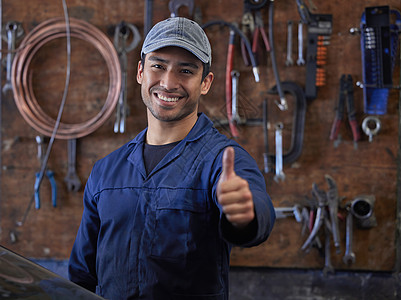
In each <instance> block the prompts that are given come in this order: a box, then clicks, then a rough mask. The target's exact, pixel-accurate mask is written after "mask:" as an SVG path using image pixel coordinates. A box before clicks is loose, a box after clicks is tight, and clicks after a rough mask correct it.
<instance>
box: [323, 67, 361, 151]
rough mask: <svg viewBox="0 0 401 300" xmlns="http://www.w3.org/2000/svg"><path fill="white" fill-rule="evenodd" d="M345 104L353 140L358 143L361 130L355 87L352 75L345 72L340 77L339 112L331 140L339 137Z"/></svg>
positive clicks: (332, 128)
mask: <svg viewBox="0 0 401 300" xmlns="http://www.w3.org/2000/svg"><path fill="white" fill-rule="evenodd" d="M345 106H347V111H348V123H349V125H350V126H351V130H352V136H353V141H354V143H356V142H357V141H359V140H360V138H361V134H360V132H359V128H358V123H357V121H356V113H355V106H354V87H353V82H352V76H351V75H350V74H348V75H345V74H343V75H341V78H340V91H339V97H338V105H337V112H336V117H335V119H334V122H333V125H332V127H331V132H330V139H331V140H336V139H337V137H338V133H339V130H340V125H341V123H342V121H343V118H344V110H345Z"/></svg>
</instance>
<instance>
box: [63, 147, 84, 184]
mask: <svg viewBox="0 0 401 300" xmlns="http://www.w3.org/2000/svg"><path fill="white" fill-rule="evenodd" d="M67 143H68V144H67V146H68V149H67V151H68V170H67V175H66V176H65V178H64V181H65V182H66V183H67V188H68V190H69V191H70V192H78V191H79V189H80V188H81V180H80V179H79V177H78V174H77V171H76V169H75V167H76V161H77V139H69V140H68V142H67Z"/></svg>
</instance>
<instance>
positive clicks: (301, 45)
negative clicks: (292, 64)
mask: <svg viewBox="0 0 401 300" xmlns="http://www.w3.org/2000/svg"><path fill="white" fill-rule="evenodd" d="M304 64H305V59H304V35H303V23H302V21H299V22H298V59H297V65H298V66H303V65H304Z"/></svg>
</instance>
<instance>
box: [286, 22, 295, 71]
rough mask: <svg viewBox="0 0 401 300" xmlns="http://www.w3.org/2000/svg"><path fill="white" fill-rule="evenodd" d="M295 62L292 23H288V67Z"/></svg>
mask: <svg viewBox="0 0 401 300" xmlns="http://www.w3.org/2000/svg"><path fill="white" fill-rule="evenodd" d="M293 64H294V61H293V60H292V21H291V20H290V21H288V22H287V60H286V61H285V65H286V66H287V67H289V66H292V65H293Z"/></svg>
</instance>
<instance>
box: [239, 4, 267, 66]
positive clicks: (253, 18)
mask: <svg viewBox="0 0 401 300" xmlns="http://www.w3.org/2000/svg"><path fill="white" fill-rule="evenodd" d="M266 3H267V1H266V0H264V1H261V2H259V3H254V1H250V0H244V14H243V16H242V31H243V33H244V34H245V35H247V34H248V33H249V32H250V33H251V34H252V52H253V54H254V56H255V54H256V51H257V49H258V39H259V33H260V35H261V36H262V39H263V43H264V45H265V48H266V51H270V44H269V39H268V38H267V34H266V31H265V29H264V24H263V20H262V14H261V12H260V10H261V8H262V7H264V6H265V5H266ZM253 12H254V15H253ZM241 53H242V57H243V60H244V63H245V65H246V66H249V65H250V63H249V59H248V53H247V51H246V48H245V45H244V43H243V42H241Z"/></svg>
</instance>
